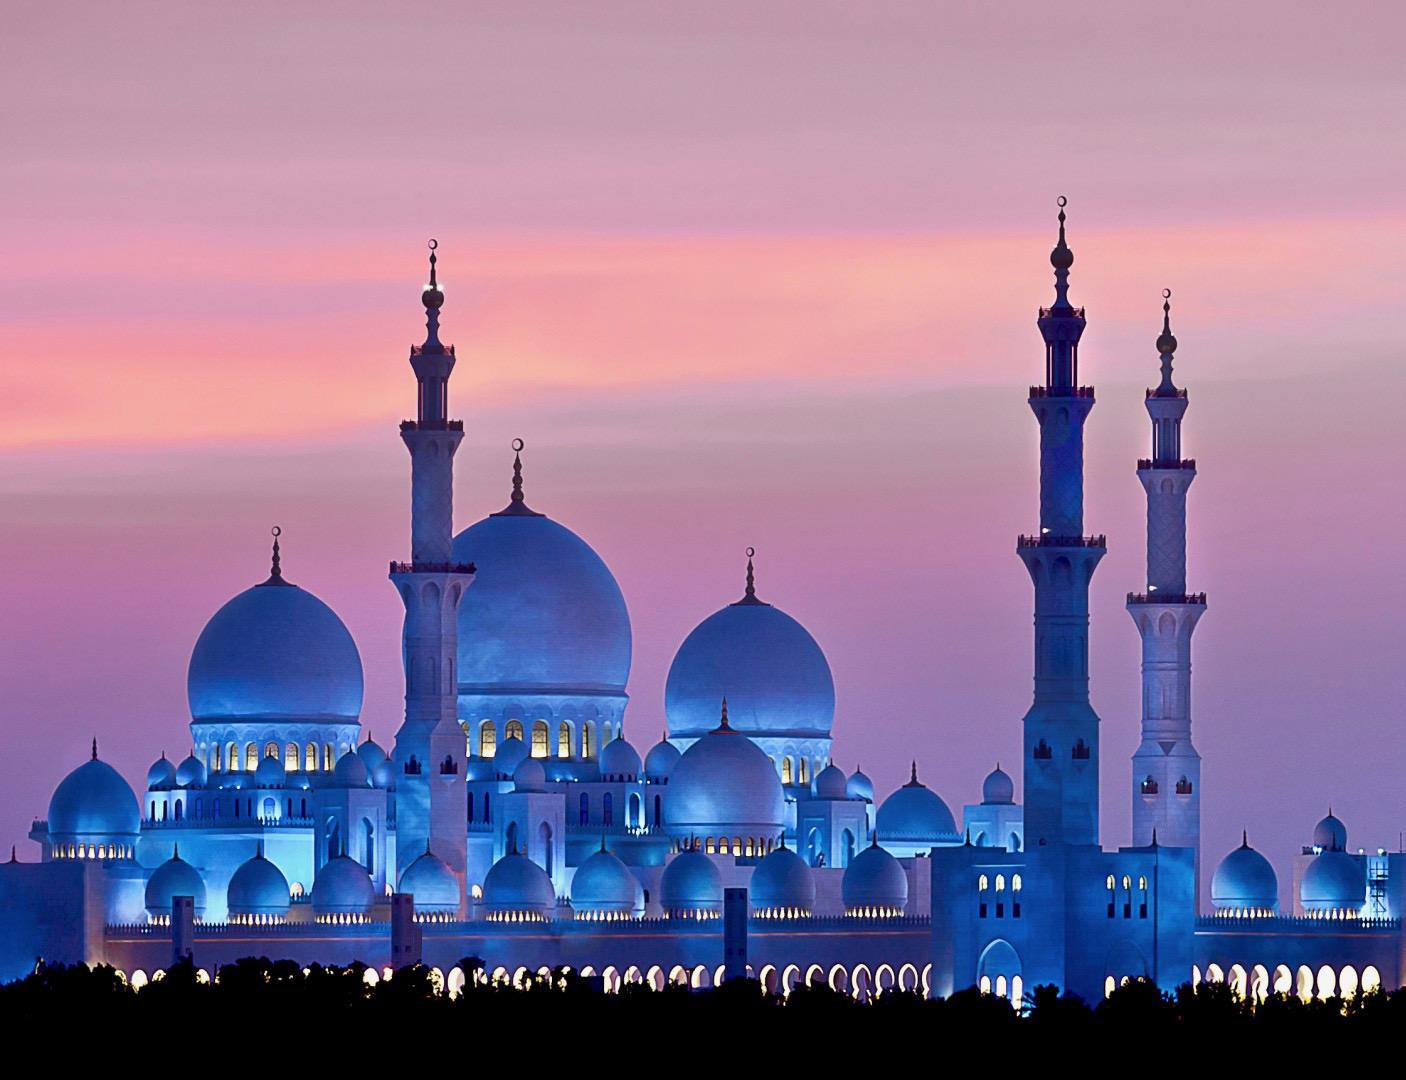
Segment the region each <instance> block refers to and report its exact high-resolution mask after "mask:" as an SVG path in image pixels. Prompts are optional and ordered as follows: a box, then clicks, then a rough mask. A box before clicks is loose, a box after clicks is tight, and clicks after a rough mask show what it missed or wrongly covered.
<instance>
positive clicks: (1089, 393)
mask: <svg viewBox="0 0 1406 1080" xmlns="http://www.w3.org/2000/svg"><path fill="white" fill-rule="evenodd" d="M1030 396H1031V397H1032V398H1071V397H1072V398H1088V399H1089V400H1091V401H1092V400H1093V396H1094V388H1093V387H1092V386H1032V387H1031V388H1030Z"/></svg>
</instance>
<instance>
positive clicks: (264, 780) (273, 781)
mask: <svg viewBox="0 0 1406 1080" xmlns="http://www.w3.org/2000/svg"><path fill="white" fill-rule="evenodd" d="M287 782H288V771H287V770H286V769H284V767H283V762H281V761H279V760H278V758H276V757H266V758H260V759H259V764H258V767H257V768H256V769H255V770H254V786H255V787H282V786H283V785H284V784H285V783H287Z"/></svg>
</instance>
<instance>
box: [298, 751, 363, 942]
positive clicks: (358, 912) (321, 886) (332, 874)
mask: <svg viewBox="0 0 1406 1080" xmlns="http://www.w3.org/2000/svg"><path fill="white" fill-rule="evenodd" d="M362 767H363V768H365V766H362ZM375 903H376V888H375V886H374V885H372V884H371V875H370V874H368V873H367V872H366V867H364V866H362V865H361V863H359V862H357V861H356V860H355V859H353V858H351V857H350V856H348V855H338V856H337V857H336V858H335V859H330V860H329V861H328V862H327V863H325V864H324V865H323V867H322V869H321V870H319V871H318V872H317V877H316V878H314V879H313V883H312V910H313V913H314V914H315V915H319V916H322V915H332V916H337V915H349V916H353V917H356V918H362V917H364V916H366V915H369V914H370V913H371V908H372V906H373V905H374V904H375Z"/></svg>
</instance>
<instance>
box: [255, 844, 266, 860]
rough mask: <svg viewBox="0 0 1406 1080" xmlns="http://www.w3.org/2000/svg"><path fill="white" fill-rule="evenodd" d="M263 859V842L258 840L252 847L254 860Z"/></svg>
mask: <svg viewBox="0 0 1406 1080" xmlns="http://www.w3.org/2000/svg"><path fill="white" fill-rule="evenodd" d="M263 857H264V842H263V841H262V840H260V841H259V842H258V843H257V844H255V845H254V858H256V859H262V858H263Z"/></svg>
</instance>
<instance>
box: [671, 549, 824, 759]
mask: <svg viewBox="0 0 1406 1080" xmlns="http://www.w3.org/2000/svg"><path fill="white" fill-rule="evenodd" d="M724 695H725V696H726V697H727V699H728V702H729V704H730V706H731V709H732V726H733V727H734V728H736V729H737V730H738V731H740V732H742V733H743V734H745V735H772V736H793V737H795V738H804V739H828V738H829V737H830V726H831V724H832V723H833V722H834V719H835V681H834V679H833V678H832V677H831V675H830V665H829V663H827V662H826V660H825V654H824V653H823V652H821V651H820V646H819V645H817V644H816V642H815V639H814V638H813V637H811V636H810V634H809V632H808V631H807V630H806V628H805V627H804V626H802V625H801V624H800V623H798V622H797V621H796V620H795V619H793V618H791V616H789V615H787V614H786V613H785V612H784V611H782V610H780V609H779V608H775V607H772V606H771V605H770V604H765V603H763V602H762V601H760V600H758V599H757V597H756V593H755V591H754V589H753V587H752V584H751V564H750V563H748V585H747V592H746V595H745V596H743V598H742V599H741V600H739V601H738V602H737V603H735V604H730V605H728V606H727V607H725V608H723V609H722V610H721V611H718V612H714V613H713V614H712V615H710V616H708V618H706V619H704V620H703V621H702V622H701V623H699V624H698V626H696V627H695V628H694V630H693V632H692V633H691V634H689V635H688V637H686V638H684V642H683V644H682V645H680V646H679V651H678V652H677V653H676V654H675V655H674V662H673V663H672V664H671V665H670V666H669V678H668V681H667V683H666V684H665V687H664V711H665V714H666V715H667V716H668V718H669V735H670V737H671V738H694V737H697V736H700V735H702V734H704V733H705V732H708V731H711V730H712V729H713V727H714V726H715V724H716V723H717V716H718V712H717V710H718V701H719V700H720V699H721V698H722V697H723V696H724Z"/></svg>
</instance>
